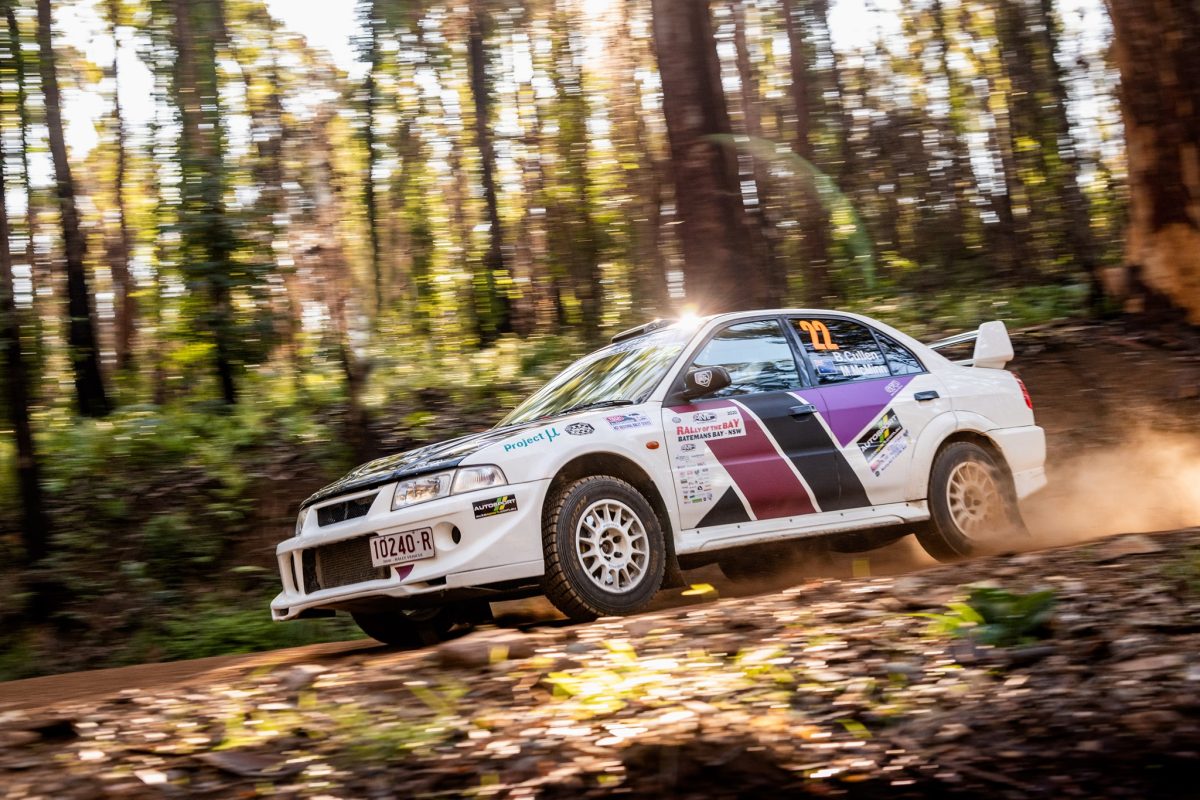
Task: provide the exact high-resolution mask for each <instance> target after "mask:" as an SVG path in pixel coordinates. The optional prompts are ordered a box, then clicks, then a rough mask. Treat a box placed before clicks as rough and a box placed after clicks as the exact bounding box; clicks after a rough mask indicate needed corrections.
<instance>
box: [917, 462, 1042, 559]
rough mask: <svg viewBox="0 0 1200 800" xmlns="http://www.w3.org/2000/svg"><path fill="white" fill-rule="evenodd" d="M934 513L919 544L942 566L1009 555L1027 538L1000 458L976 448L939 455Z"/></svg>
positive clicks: (933, 480) (933, 477) (932, 483)
mask: <svg viewBox="0 0 1200 800" xmlns="http://www.w3.org/2000/svg"><path fill="white" fill-rule="evenodd" d="M929 510H930V515H931V519H930V520H929V523H928V524H927V525H925V526H923V527H922V528H920V529H918V530H917V540H918V541H919V542H920V543H921V546H922V547H924V548H925V551H926V552H927V553H929V555H931V556H933V557H934V558H936V559H937V560H938V561H943V562H953V561H961V560H962V559H964V558H969V557H971V556H974V555H979V554H981V553H986V552H996V551H999V550H1003V549H1005V548H1006V547H1008V546H1010V545H1011V544H1012V543H1013V541H1014V539H1015V537H1017V536H1020V535H1023V534H1026V533H1027V531H1026V529H1025V523H1024V522H1023V521H1022V520H1021V512H1020V509H1019V508H1018V507H1017V497H1016V492H1015V490H1014V488H1013V485H1012V479H1011V478H1010V477H1009V475H1008V473H1007V471H1005V470H1004V469H1003V467H1002V466H1001V465H1000V464H999V463H997V461H996V458H995V456H993V455H992V454H991V453H989V452H988V451H987V450H985V449H983V448H982V447H980V446H979V445H977V444H974V443H972V442H954V443H953V444H951V445H949V446H947V447H945V448H944V449H942V450H941V451H940V452H939V453H938V454H937V457H936V458H935V459H934V462H933V469H932V470H931V472H930V476H929Z"/></svg>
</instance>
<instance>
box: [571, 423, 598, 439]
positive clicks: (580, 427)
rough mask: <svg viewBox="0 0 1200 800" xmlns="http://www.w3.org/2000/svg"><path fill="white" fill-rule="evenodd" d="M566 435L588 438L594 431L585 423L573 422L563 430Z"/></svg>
mask: <svg viewBox="0 0 1200 800" xmlns="http://www.w3.org/2000/svg"><path fill="white" fill-rule="evenodd" d="M563 430H565V431H566V432H567V433H569V434H571V435H572V436H588V435H590V434H593V433H595V432H596V429H595V428H593V427H592V426H591V425H588V424H587V423H586V422H574V423H572V424H570V425H568V426H567V427H566V428H564V429H563Z"/></svg>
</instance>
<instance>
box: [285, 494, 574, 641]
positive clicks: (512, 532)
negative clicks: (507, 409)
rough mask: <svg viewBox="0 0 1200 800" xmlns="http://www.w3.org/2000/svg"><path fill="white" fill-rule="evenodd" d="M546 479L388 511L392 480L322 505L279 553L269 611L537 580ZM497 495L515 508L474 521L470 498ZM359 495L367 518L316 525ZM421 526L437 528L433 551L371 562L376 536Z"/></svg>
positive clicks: (289, 614) (294, 613) (290, 615)
mask: <svg viewBox="0 0 1200 800" xmlns="http://www.w3.org/2000/svg"><path fill="white" fill-rule="evenodd" d="M549 484H550V481H549V479H546V480H541V481H532V482H529V483H521V484H516V485H510V486H501V487H493V488H490V489H480V490H478V491H475V492H470V493H467V494H460V495H454V496H452V497H445V498H442V499H441V500H433V501H431V502H428V503H421V504H419V505H416V506H412V507H409V508H402V509H400V510H398V511H392V510H391V502H392V494H393V485H394V484H389V485H387V486H384V487H383V488H382V489H380V488H374V489H370V490H368V491H363V492H356V493H353V494H349V495H341V496H339V497H335V498H330V499H328V500H325V501H323V502H321V503H318V504H316V505H314V506H312V507H311V508H309V509H308V510H307V511H306V513H305V517H304V523H303V526H302V528H301V530H300V533H299V534H298V535H297V536H294V537H292V538H291V539H287V540H285V541H283V542H281V543H280V544H279V546H278V547H277V548H276V550H275V554H276V557H277V558H278V561H279V574H280V578H281V579H282V581H283V591H282V592H280V593H279V595H278V596H276V597H275V599H274V600H272V601H271V616H272V617H273V618H274V619H276V620H285V619H294V618H296V617H298V616H301V615H302V614H303V613H304V612H306V611H310V610H312V609H322V608H345V607H350V606H354V605H355V604H361V603H362V602H363V601H369V600H371V599H380V598H392V599H396V600H403V599H404V598H413V597H417V596H419V595H424V594H435V593H439V592H449V591H452V590H455V589H462V588H467V587H480V586H487V585H489V584H495V583H503V582H508V581H519V580H522V579H533V578H537V577H539V576H540V575H541V574H542V573H543V571H544V562H543V558H542V535H541V511H542V502H543V500H544V498H545V495H546V490H547V488H548V487H549ZM500 495H513V496H515V497H516V510H515V511H510V512H507V513H503V514H497V515H494V516H485V517H482V518H479V519H477V518H476V516H475V511H474V509H473V507H472V503H475V502H478V501H487V500H493V499H495V498H496V497H497V496H500ZM372 497H373V499H370V498H372ZM355 499H359V500H363V501H364V504H365V502H367V500H369V502H370V508H369V510H367V512H366V514H365V515H363V516H361V517H358V518H356V519H349V520H346V521H344V522H333V523H329V524H325V525H320V524H318V519H319V514H318V512H319V510H320V509H323V508H326V507H329V506H335V505H337V504H339V503H345V502H346V501H348V500H355ZM327 521H328V520H327ZM418 528H431V529H432V530H433V539H434V546H435V549H436V551H437V555H436V556H434V557H433V558H429V559H425V560H423V561H416V562H412V563H410V564H401V565H397V566H393V567H383V568H378V569H377V568H374V567H372V566H371V556H370V548H369V545H368V543H367V540H368V539H369V538H370V537H371V536H374V535H375V534H387V533H400V532H402V531H410V530H414V529H418ZM456 530H457V532H458V536H457V538H458V541H457V542H456V541H455V531H456Z"/></svg>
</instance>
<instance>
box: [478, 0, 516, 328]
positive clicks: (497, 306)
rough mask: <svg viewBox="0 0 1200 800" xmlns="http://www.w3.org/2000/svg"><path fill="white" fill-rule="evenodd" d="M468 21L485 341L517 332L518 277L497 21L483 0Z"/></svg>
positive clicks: (481, 319)
mask: <svg viewBox="0 0 1200 800" xmlns="http://www.w3.org/2000/svg"><path fill="white" fill-rule="evenodd" d="M469 11H470V18H469V19H468V22H467V66H468V72H469V75H470V83H471V98H472V100H473V101H474V105H475V146H476V147H477V148H478V149H479V167H480V181H481V183H482V184H483V200H484V203H485V204H486V205H487V221H488V247H487V252H486V253H485V254H484V257H483V274H482V275H481V276H479V278H480V279H477V281H476V287H475V294H476V297H477V311H476V315H475V323H476V335H477V336H478V338H479V341H480V343H482V344H486V343H488V342H491V341H494V340H495V338H496V337H497V336H498V335H499V334H501V333H511V332H512V306H511V303H510V302H509V298H508V285H509V284H511V283H512V276H511V275H510V273H509V270H508V266H507V264H506V263H505V259H504V236H503V232H502V231H501V229H500V201H499V197H498V196H497V193H496V148H495V145H494V143H493V142H492V122H491V118H492V97H491V87H490V86H489V79H488V58H487V50H486V41H485V39H486V36H487V33H488V29H489V28H490V22H491V19H490V17H489V15H488V12H487V9H485V8H483V0H471V3H470V7H469Z"/></svg>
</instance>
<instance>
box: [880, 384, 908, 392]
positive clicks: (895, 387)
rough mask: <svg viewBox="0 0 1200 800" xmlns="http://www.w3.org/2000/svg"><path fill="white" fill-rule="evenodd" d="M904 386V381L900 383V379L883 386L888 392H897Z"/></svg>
mask: <svg viewBox="0 0 1200 800" xmlns="http://www.w3.org/2000/svg"><path fill="white" fill-rule="evenodd" d="M903 388H904V385H903V384H902V383H900V381H892V382H891V383H889V384H888V385H887V386H885V387H883V390H884V391H885V392H887V393H888V394H895V393H896V392H898V391H900V390H901V389H903Z"/></svg>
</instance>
